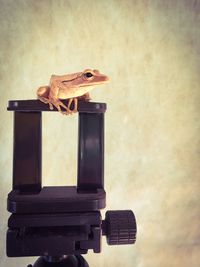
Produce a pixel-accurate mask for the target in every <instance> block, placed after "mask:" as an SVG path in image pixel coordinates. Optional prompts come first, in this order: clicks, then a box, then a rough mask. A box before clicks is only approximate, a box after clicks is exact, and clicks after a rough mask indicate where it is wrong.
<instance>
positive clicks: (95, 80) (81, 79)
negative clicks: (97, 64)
mask: <svg viewBox="0 0 200 267" xmlns="http://www.w3.org/2000/svg"><path fill="white" fill-rule="evenodd" d="M108 81H109V78H108V76H106V75H104V74H102V73H100V72H99V71H98V70H91V69H86V70H84V71H83V72H80V73H79V74H78V76H77V78H76V79H74V80H73V85H74V86H76V87H88V86H95V85H100V84H104V83H107V82H108Z"/></svg>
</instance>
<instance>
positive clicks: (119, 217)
mask: <svg viewBox="0 0 200 267" xmlns="http://www.w3.org/2000/svg"><path fill="white" fill-rule="evenodd" d="M102 231H103V235H106V238H107V243H108V245H122V244H134V243H135V241H136V233H137V226H136V220H135V216H134V213H133V212H132V211H131V210H116V211H111V210H110V211H107V212H106V216H105V220H104V221H103V224H102Z"/></svg>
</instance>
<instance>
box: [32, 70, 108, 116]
mask: <svg viewBox="0 0 200 267" xmlns="http://www.w3.org/2000/svg"><path fill="white" fill-rule="evenodd" d="M108 81H109V78H108V77H107V76H106V75H104V74H101V73H100V72H99V71H98V70H91V69H86V70H84V71H83V72H77V73H73V74H66V75H52V76H51V79H50V84H49V86H42V87H39V88H38V90H37V96H38V99H39V100H40V101H42V102H44V103H46V104H49V108H50V109H51V110H52V109H53V106H55V107H56V108H57V109H58V111H60V112H61V113H63V114H70V113H72V112H77V106H78V100H77V99H78V98H82V99H84V100H85V101H89V100H90V96H89V91H90V90H91V89H93V87H94V86H95V85H100V84H104V83H106V82H108ZM60 99H69V101H68V105H67V106H66V105H65V104H64V103H63V102H61V101H60ZM73 101H74V109H73V110H70V106H71V104H72V102H73ZM61 107H63V108H64V109H65V110H66V111H62V110H61Z"/></svg>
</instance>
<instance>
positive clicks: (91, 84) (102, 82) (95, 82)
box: [80, 76, 110, 87]
mask: <svg viewBox="0 0 200 267" xmlns="http://www.w3.org/2000/svg"><path fill="white" fill-rule="evenodd" d="M96 79H97V81H92V82H88V83H85V84H81V85H80V87H86V86H87V87H88V86H96V85H101V84H105V83H108V82H109V81H110V79H109V78H108V77H107V76H105V77H104V79H103V80H102V76H101V79H99V80H98V78H97V77H96Z"/></svg>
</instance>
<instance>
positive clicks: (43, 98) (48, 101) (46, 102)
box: [38, 96, 53, 110]
mask: <svg viewBox="0 0 200 267" xmlns="http://www.w3.org/2000/svg"><path fill="white" fill-rule="evenodd" d="M38 99H39V100H40V101H42V102H43V103H45V104H49V108H50V110H53V105H52V103H51V101H50V100H49V99H48V98H46V97H43V96H38Z"/></svg>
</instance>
